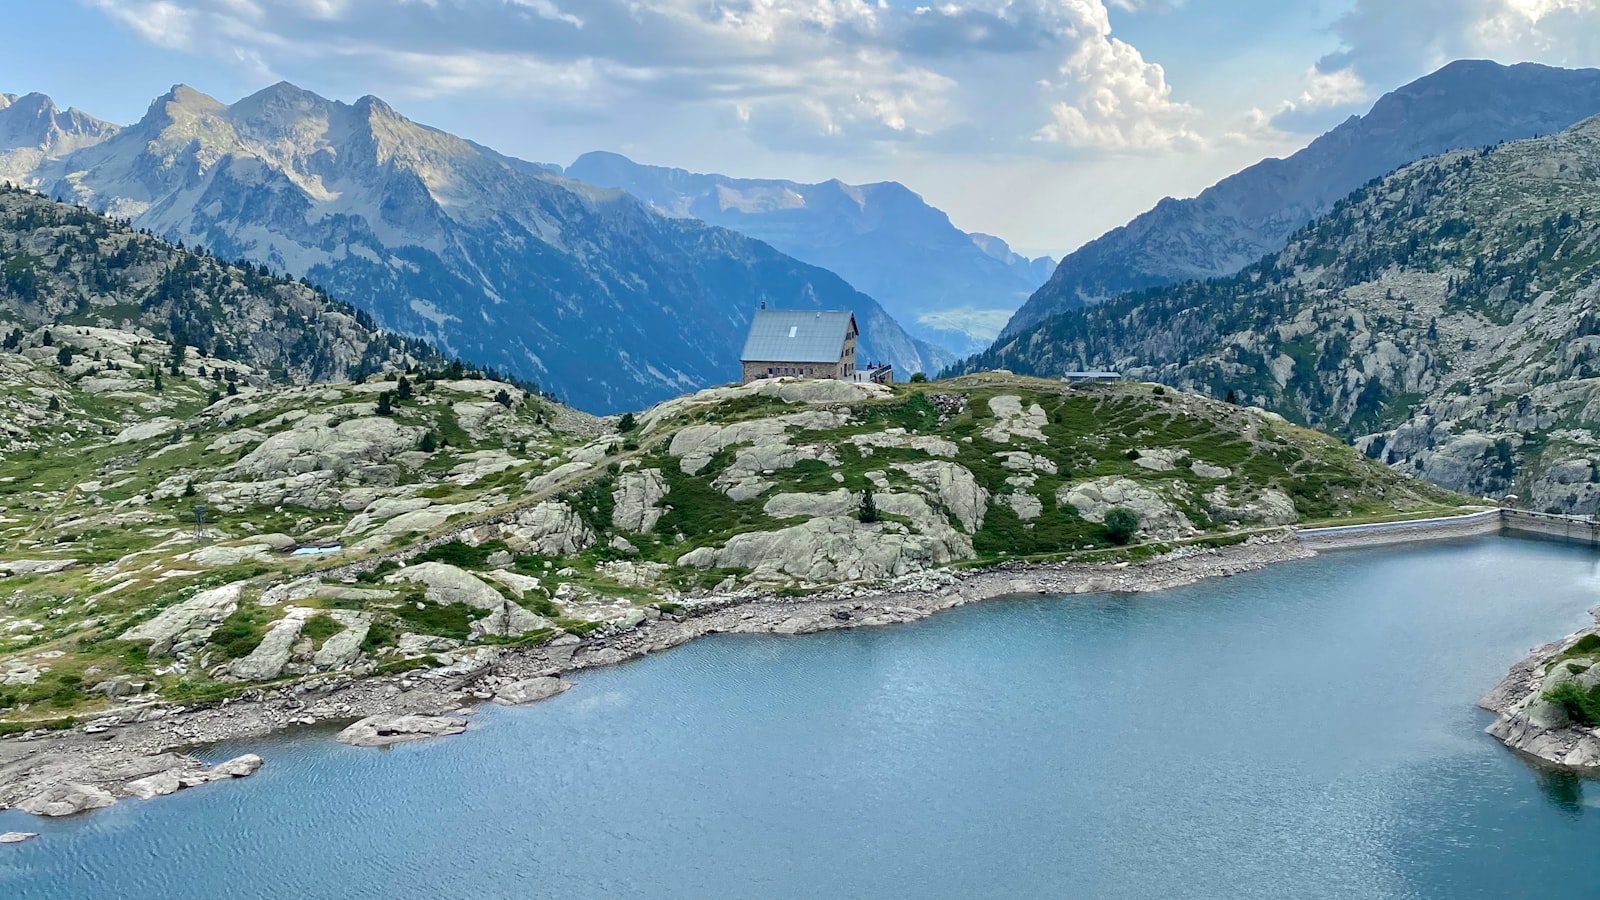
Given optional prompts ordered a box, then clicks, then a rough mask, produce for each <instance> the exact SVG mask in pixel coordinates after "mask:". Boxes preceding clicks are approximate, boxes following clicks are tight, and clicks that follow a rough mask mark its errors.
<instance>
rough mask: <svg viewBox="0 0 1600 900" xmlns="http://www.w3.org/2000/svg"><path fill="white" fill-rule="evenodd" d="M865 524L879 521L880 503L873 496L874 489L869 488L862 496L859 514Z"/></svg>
mask: <svg viewBox="0 0 1600 900" xmlns="http://www.w3.org/2000/svg"><path fill="white" fill-rule="evenodd" d="M858 516H859V517H860V519H861V521H862V522H863V523H864V524H869V525H870V524H871V523H873V522H876V521H878V501H877V500H876V499H875V498H874V497H873V496H872V488H870V487H869V488H867V489H866V491H864V492H863V493H862V494H861V510H860V512H859V513H858Z"/></svg>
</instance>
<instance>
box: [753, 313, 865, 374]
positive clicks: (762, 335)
mask: <svg viewBox="0 0 1600 900" xmlns="http://www.w3.org/2000/svg"><path fill="white" fill-rule="evenodd" d="M854 321H855V316H854V315H852V314H851V313H850V312H849V311H848V310H844V311H835V310H822V311H818V310H814V309H758V310H756V315H755V318H754V319H752V320H750V336H749V337H748V338H745V342H744V352H743V353H741V354H739V359H740V361H741V362H775V361H777V362H809V363H833V362H838V361H839V355H840V353H841V351H843V349H844V339H845V335H847V334H849V332H850V327H851V324H852V323H853V322H854Z"/></svg>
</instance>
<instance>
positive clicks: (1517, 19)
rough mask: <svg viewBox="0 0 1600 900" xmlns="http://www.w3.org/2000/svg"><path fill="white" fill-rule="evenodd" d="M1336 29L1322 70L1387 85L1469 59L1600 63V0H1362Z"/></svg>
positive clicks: (1509, 61)
mask: <svg viewBox="0 0 1600 900" xmlns="http://www.w3.org/2000/svg"><path fill="white" fill-rule="evenodd" d="M1333 30H1334V33H1335V34H1336V35H1337V36H1338V38H1339V41H1340V44H1341V46H1340V49H1339V50H1338V51H1336V52H1334V53H1331V54H1329V55H1328V56H1326V57H1324V58H1323V59H1322V60H1320V61H1319V62H1318V63H1317V70H1318V71H1320V72H1324V73H1331V72H1337V71H1341V70H1350V71H1352V72H1354V73H1355V74H1356V75H1358V76H1359V77H1360V78H1362V79H1363V80H1365V81H1366V82H1368V83H1369V84H1379V85H1384V86H1386V87H1393V86H1398V85H1399V84H1401V83H1403V82H1406V81H1409V80H1411V79H1414V78H1416V77H1418V76H1420V75H1423V74H1426V73H1427V72H1430V71H1432V70H1434V69H1437V68H1439V67H1440V66H1442V65H1444V64H1445V63H1447V62H1450V61H1451V60H1455V59H1463V58H1487V59H1494V60H1497V61H1500V62H1506V63H1513V62H1542V63H1547V64H1550V65H1559V66H1592V65H1595V64H1597V63H1600V0H1414V2H1410V3H1405V4H1400V3H1394V2H1391V0H1356V2H1355V4H1354V6H1352V7H1351V8H1350V10H1349V11H1347V12H1346V13H1345V14H1344V15H1343V16H1341V17H1340V18H1339V19H1338V20H1337V21H1336V22H1335V24H1334V29H1333Z"/></svg>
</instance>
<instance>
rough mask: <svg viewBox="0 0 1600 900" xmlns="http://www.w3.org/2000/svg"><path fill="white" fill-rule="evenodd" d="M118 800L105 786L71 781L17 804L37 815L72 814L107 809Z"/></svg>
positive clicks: (24, 810)
mask: <svg viewBox="0 0 1600 900" xmlns="http://www.w3.org/2000/svg"><path fill="white" fill-rule="evenodd" d="M116 802H117V798H116V797H114V796H112V795H111V792H110V791H107V790H105V789H104V788H99V787H95V786H94V785H91V784H76V783H71V782H69V783H66V784H58V785H56V786H54V787H51V788H47V789H45V790H44V791H41V792H40V793H38V794H35V795H33V796H32V797H29V798H28V799H26V800H23V801H22V802H21V803H18V804H17V809H20V810H22V811H23V812H25V813H32V814H33V815H36V816H52V817H54V816H71V815H76V814H77V813H81V812H87V811H88V810H91V809H105V808H106V807H108V806H111V805H113V804H115V803H116Z"/></svg>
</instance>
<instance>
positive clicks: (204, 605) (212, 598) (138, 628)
mask: <svg viewBox="0 0 1600 900" xmlns="http://www.w3.org/2000/svg"><path fill="white" fill-rule="evenodd" d="M245 585H246V582H243V581H236V582H234V583H232V584H227V585H223V586H222V587H219V588H212V589H211V590H208V591H201V592H200V593H198V594H195V595H194V596H193V597H190V598H189V599H187V600H184V601H183V602H181V603H178V604H177V605H175V606H169V607H167V608H166V609H164V610H162V611H161V612H160V613H159V614H158V615H157V616H156V617H155V618H153V619H151V620H150V621H148V622H144V623H142V624H139V625H135V626H133V627H132V628H129V629H128V630H127V631H124V632H123V633H122V634H121V635H120V636H119V637H118V640H123V641H140V642H149V644H150V653H151V655H153V656H162V655H165V654H167V653H172V652H178V651H181V650H182V649H183V648H184V647H186V646H193V645H194V644H198V643H200V642H202V641H204V640H205V639H206V638H208V637H210V636H211V632H213V631H215V630H216V628H217V626H218V625H221V624H222V620H223V619H226V618H227V617H228V616H230V615H232V614H233V611H234V610H235V609H237V608H238V607H239V596H240V594H241V593H243V591H244V588H245Z"/></svg>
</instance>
